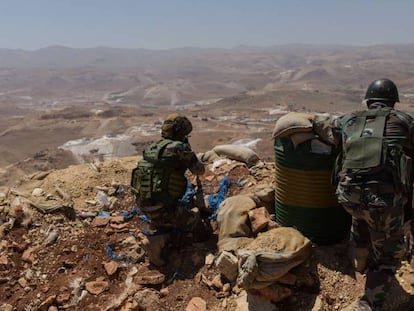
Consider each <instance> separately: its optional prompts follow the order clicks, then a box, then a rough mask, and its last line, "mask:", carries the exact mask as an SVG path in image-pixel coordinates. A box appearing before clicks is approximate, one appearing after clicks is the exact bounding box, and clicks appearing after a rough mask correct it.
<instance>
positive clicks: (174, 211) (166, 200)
mask: <svg viewBox="0 0 414 311" xmlns="http://www.w3.org/2000/svg"><path fill="white" fill-rule="evenodd" d="M162 140H164V139H161V141H162ZM159 160H160V161H165V162H166V163H174V167H173V168H169V169H170V170H174V173H175V175H176V176H177V175H178V177H176V178H175V189H177V188H179V189H180V190H178V195H174V196H161V195H160V196H155V197H154V198H152V199H151V200H150V201H145V200H143V201H142V200H140V199H139V198H138V203H139V205H140V208H141V210H142V211H143V212H144V213H145V215H146V216H147V217H148V218H149V219H150V220H151V229H157V230H159V231H171V230H172V229H179V230H180V231H182V232H189V231H192V230H193V229H194V228H195V227H196V226H197V224H198V223H199V222H200V221H201V219H200V217H199V215H198V214H196V213H194V212H192V211H191V210H190V208H191V206H188V205H187V204H185V203H184V202H180V201H179V199H180V198H181V197H182V196H183V195H184V193H185V189H186V183H187V179H186V177H185V175H184V174H185V171H186V170H187V169H189V170H190V171H191V172H192V173H193V174H197V175H198V174H202V173H204V165H203V164H202V163H201V162H200V161H199V160H198V158H197V156H196V155H195V153H194V152H193V151H192V150H191V147H190V145H189V144H188V143H187V142H181V141H170V142H167V145H166V146H165V148H164V149H163V151H162V153H161V155H160V158H159ZM180 176H181V178H180ZM180 192H181V193H180Z"/></svg>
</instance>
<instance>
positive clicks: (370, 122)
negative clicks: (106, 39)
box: [336, 107, 412, 190]
mask: <svg viewBox="0 0 414 311" xmlns="http://www.w3.org/2000/svg"><path fill="white" fill-rule="evenodd" d="M391 110H392V108H390V107H382V108H378V109H368V110H365V111H359V112H356V113H355V114H353V115H352V116H347V117H344V119H343V120H341V123H342V133H343V149H342V155H341V158H340V161H338V162H340V163H337V165H340V168H336V170H339V169H341V171H342V172H346V173H347V175H348V176H349V177H351V178H352V177H356V176H358V177H362V178H363V177H364V176H368V175H373V174H376V173H379V172H381V171H383V169H384V168H386V167H391V168H392V172H394V174H393V179H394V183H395V185H397V186H399V187H402V188H403V189H402V188H400V190H408V189H409V185H410V184H411V180H410V179H411V176H410V175H411V174H410V173H409V172H411V158H410V157H408V156H406V155H405V154H404V153H403V144H404V143H405V141H406V140H407V138H408V137H406V136H404V135H401V136H398V135H395V136H384V130H385V124H386V120H387V117H388V116H389V114H390V112H391ZM394 112H395V113H397V114H398V115H399V117H401V118H402V119H403V120H405V121H407V122H408V123H411V120H412V119H411V117H410V116H408V115H407V114H405V113H403V112H400V111H398V112H397V111H394Z"/></svg>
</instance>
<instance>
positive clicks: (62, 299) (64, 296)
mask: <svg viewBox="0 0 414 311" xmlns="http://www.w3.org/2000/svg"><path fill="white" fill-rule="evenodd" d="M69 300H70V293H61V294H59V295H57V297H56V302H57V303H58V304H59V305H63V304H65V303H66V302H68V301H69Z"/></svg>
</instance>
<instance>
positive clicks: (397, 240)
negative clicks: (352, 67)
mask: <svg viewBox="0 0 414 311" xmlns="http://www.w3.org/2000/svg"><path fill="white" fill-rule="evenodd" d="M364 102H365V103H366V105H367V107H368V109H366V110H364V111H358V112H354V113H350V114H348V115H345V116H343V117H340V118H339V119H337V120H336V121H335V123H336V124H335V126H334V127H333V130H334V135H333V136H331V137H332V138H333V141H332V143H334V144H341V145H342V152H341V154H340V155H339V157H338V159H337V167H336V172H337V175H336V183H337V188H336V195H337V198H338V201H339V203H341V204H342V205H343V207H344V208H345V210H346V211H347V212H348V213H350V214H351V215H352V229H351V237H350V238H351V244H352V246H353V247H354V251H355V253H354V254H355V255H356V256H355V258H354V259H355V260H356V268H357V270H360V271H364V270H365V267H366V269H367V270H366V285H365V292H364V295H363V297H362V298H361V299H360V300H358V301H356V302H354V303H353V304H351V305H350V306H348V307H347V308H346V309H345V310H382V308H383V305H384V300H385V296H386V293H387V291H388V288H389V286H390V283H391V281H392V278H393V277H394V273H395V270H396V268H398V266H399V264H400V262H401V260H402V259H405V258H406V256H407V254H408V244H409V237H410V233H409V230H406V229H407V228H409V226H410V217H411V197H412V176H413V170H412V158H413V154H414V137H413V134H414V132H413V119H412V117H411V116H409V115H408V114H406V113H404V112H402V111H399V110H396V109H394V105H395V103H396V102H399V97H398V90H397V87H396V85H395V84H394V82H392V81H391V80H389V79H380V80H375V81H373V82H372V83H371V84H370V85H369V87H368V89H367V92H366V95H365V100H364ZM316 122H317V121H316ZM364 252H365V254H366V255H365V256H363V254H364Z"/></svg>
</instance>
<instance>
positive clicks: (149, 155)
mask: <svg viewBox="0 0 414 311" xmlns="http://www.w3.org/2000/svg"><path fill="white" fill-rule="evenodd" d="M171 142H172V140H170V139H161V140H159V141H157V142H155V143H152V144H150V145H149V146H148V147H147V148H146V149H145V150H144V152H143V158H144V160H146V161H148V162H150V163H156V162H157V161H158V160H159V158H160V154H161V152H162V151H163V150H164V148H165V146H167V145H168V144H169V143H171Z"/></svg>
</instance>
